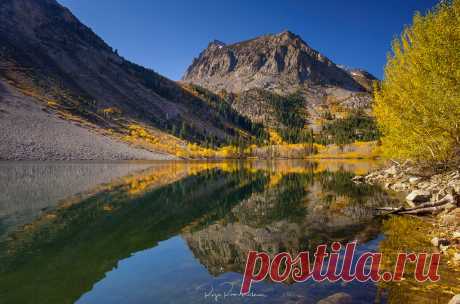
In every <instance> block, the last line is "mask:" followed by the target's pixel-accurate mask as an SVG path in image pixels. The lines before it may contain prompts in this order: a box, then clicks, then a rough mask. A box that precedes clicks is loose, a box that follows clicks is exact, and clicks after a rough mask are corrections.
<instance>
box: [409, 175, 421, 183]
mask: <svg viewBox="0 0 460 304" xmlns="http://www.w3.org/2000/svg"><path fill="white" fill-rule="evenodd" d="M419 181H420V177H416V176H411V177H409V183H411V184H412V185H414V184H416V183H418V182H419Z"/></svg>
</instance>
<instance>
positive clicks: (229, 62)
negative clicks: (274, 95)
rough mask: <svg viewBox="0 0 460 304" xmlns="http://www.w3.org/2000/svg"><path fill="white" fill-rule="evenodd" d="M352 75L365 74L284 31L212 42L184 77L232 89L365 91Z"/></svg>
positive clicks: (187, 79)
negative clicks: (345, 68) (352, 69)
mask: <svg viewBox="0 0 460 304" xmlns="http://www.w3.org/2000/svg"><path fill="white" fill-rule="evenodd" d="M353 73H354V74H355V75H356V77H359V78H360V79H361V78H367V77H368V75H369V74H365V73H358V72H356V71H355V72H353V71H350V72H349V71H347V70H344V69H342V68H340V67H338V66H337V65H336V64H335V63H333V62H332V61H331V60H329V59H328V58H327V57H325V56H324V55H322V54H321V53H319V52H318V51H316V50H314V49H312V48H311V47H310V46H309V45H307V44H306V43H305V42H304V41H303V40H302V39H301V38H300V37H299V36H297V35H295V34H293V33H291V32H289V31H285V32H282V33H279V34H275V35H266V36H261V37H257V38H255V39H251V40H248V41H243V42H240V43H235V44H231V45H225V44H224V43H222V42H216V41H213V42H211V43H210V44H209V45H208V48H207V49H205V50H204V51H203V52H202V53H201V54H200V56H199V57H198V58H197V59H195V60H194V61H193V63H192V65H191V66H190V67H189V68H188V69H187V71H186V73H185V75H184V77H183V80H184V81H187V82H193V83H196V84H199V85H202V86H204V87H206V88H209V89H211V90H213V91H219V90H222V89H223V90H226V91H228V92H234V93H237V92H241V91H245V90H247V89H251V88H264V89H267V90H271V91H278V92H281V93H283V92H286V91H294V90H296V89H298V88H299V87H301V86H303V85H305V86H315V85H319V86H331V87H338V88H343V89H345V90H350V91H355V92H364V91H366V88H365V87H364V86H363V85H361V84H360V83H359V82H358V81H357V80H355V79H354V78H353ZM370 77H371V76H370Z"/></svg>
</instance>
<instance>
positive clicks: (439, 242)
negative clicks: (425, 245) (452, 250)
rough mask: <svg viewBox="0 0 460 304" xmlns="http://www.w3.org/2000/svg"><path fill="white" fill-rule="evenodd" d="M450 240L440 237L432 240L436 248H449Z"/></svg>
mask: <svg viewBox="0 0 460 304" xmlns="http://www.w3.org/2000/svg"><path fill="white" fill-rule="evenodd" d="M449 243H450V242H449V240H448V239H445V238H438V237H434V238H433V239H432V240H431V244H432V245H433V246H435V247H439V246H441V245H442V246H447V245H449Z"/></svg>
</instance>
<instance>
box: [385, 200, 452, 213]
mask: <svg viewBox="0 0 460 304" xmlns="http://www.w3.org/2000/svg"><path fill="white" fill-rule="evenodd" d="M454 204H455V203H454V202H453V201H452V200H451V199H449V198H447V197H445V198H443V199H441V200H439V201H437V202H427V203H423V204H420V205H418V206H416V207H412V208H405V207H403V206H400V207H380V208H376V210H378V211H387V213H385V214H384V215H390V214H412V215H425V214H433V215H434V214H438V213H440V212H442V211H444V210H445V209H449V208H452V206H454Z"/></svg>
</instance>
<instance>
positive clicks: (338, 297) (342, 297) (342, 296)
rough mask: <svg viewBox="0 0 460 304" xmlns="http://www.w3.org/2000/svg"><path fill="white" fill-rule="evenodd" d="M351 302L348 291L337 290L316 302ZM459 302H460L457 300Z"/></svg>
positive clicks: (340, 303) (336, 303)
mask: <svg viewBox="0 0 460 304" xmlns="http://www.w3.org/2000/svg"><path fill="white" fill-rule="evenodd" d="M349 303H352V298H351V296H350V295H349V294H348V293H345V292H338V293H335V294H333V295H332V296H329V297H327V298H324V299H322V300H319V301H318V302H317V303H316V304H349ZM459 303H460V302H459Z"/></svg>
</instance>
